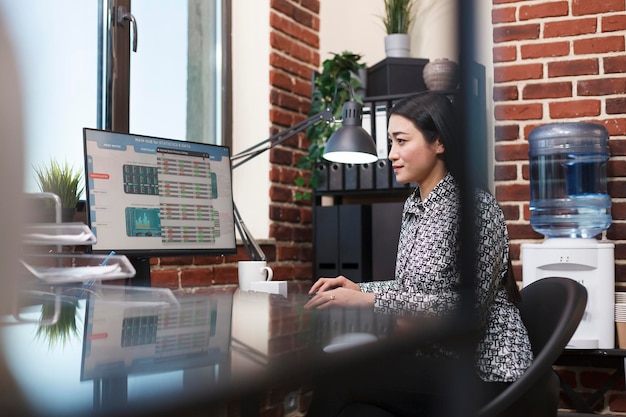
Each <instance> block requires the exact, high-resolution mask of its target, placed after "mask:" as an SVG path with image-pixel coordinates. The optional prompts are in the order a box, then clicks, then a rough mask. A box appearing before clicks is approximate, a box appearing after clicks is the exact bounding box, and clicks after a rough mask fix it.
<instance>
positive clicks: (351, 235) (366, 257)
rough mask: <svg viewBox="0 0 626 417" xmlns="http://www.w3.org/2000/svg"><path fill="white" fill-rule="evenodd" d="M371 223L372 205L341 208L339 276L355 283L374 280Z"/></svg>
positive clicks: (352, 205) (351, 205) (341, 206)
mask: <svg viewBox="0 0 626 417" xmlns="http://www.w3.org/2000/svg"><path fill="white" fill-rule="evenodd" d="M371 222H372V209H371V206H370V205H360V204H344V205H340V206H339V250H340V255H339V274H340V275H344V276H346V277H348V278H349V279H351V280H352V281H354V282H365V281H371V280H372V275H371V274H372V257H371V247H372V235H371V230H372V229H371V226H370V225H371Z"/></svg>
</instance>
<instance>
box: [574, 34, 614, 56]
mask: <svg viewBox="0 0 626 417" xmlns="http://www.w3.org/2000/svg"><path fill="white" fill-rule="evenodd" d="M622 51H624V36H605V37H598V38H591V39H578V40H574V54H576V55H588V54H602V53H608V52H622Z"/></svg>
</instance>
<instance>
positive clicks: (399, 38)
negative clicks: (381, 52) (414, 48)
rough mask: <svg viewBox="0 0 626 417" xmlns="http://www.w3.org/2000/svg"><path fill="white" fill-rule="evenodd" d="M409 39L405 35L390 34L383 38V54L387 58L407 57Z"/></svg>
mask: <svg viewBox="0 0 626 417" xmlns="http://www.w3.org/2000/svg"><path fill="white" fill-rule="evenodd" d="M410 52H411V50H410V38H409V35H408V34H406V33H391V34H389V35H387V36H385V54H386V55H387V57H388V58H407V57H409V53H410Z"/></svg>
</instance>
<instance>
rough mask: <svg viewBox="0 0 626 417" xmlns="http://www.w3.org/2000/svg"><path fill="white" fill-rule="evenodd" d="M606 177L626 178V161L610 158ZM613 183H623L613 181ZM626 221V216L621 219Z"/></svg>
mask: <svg viewBox="0 0 626 417" xmlns="http://www.w3.org/2000/svg"><path fill="white" fill-rule="evenodd" d="M606 175H607V176H608V177H609V178H610V177H626V161H624V160H622V159H615V158H609V161H608V162H607V164H606ZM612 181H621V179H613V180H612ZM621 218H624V219H626V216H624V217H621Z"/></svg>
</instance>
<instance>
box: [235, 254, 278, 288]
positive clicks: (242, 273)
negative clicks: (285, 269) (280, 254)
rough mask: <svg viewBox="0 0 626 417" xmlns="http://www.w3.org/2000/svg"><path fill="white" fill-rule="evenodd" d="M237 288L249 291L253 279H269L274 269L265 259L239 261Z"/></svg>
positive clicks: (272, 275)
mask: <svg viewBox="0 0 626 417" xmlns="http://www.w3.org/2000/svg"><path fill="white" fill-rule="evenodd" d="M238 269H239V289H240V290H241V291H250V283H251V282H254V281H271V280H272V278H273V277H274V271H272V268H270V267H269V266H267V262H266V261H239V263H238Z"/></svg>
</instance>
